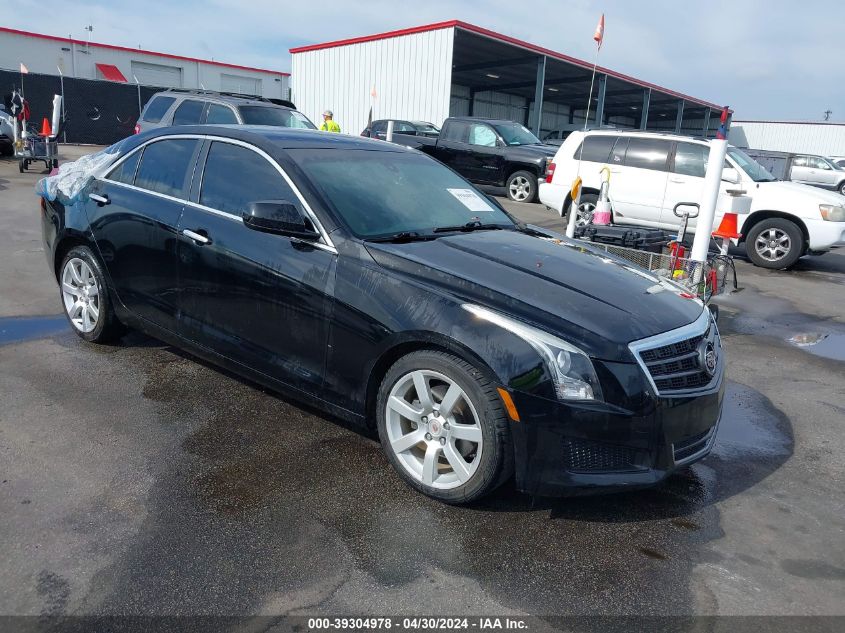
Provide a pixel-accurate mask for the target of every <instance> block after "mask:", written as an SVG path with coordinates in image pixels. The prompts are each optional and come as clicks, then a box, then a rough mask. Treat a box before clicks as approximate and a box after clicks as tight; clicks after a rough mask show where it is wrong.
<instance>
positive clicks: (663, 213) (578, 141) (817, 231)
mask: <svg viewBox="0 0 845 633" xmlns="http://www.w3.org/2000/svg"><path fill="white" fill-rule="evenodd" d="M582 142H583V149H582V147H581V145H582ZM709 153H710V146H709V142H708V141H706V140H704V139H696V138H691V137H687V136H676V135H671V134H659V133H652V132H626V131H621V130H602V131H594V132H586V133H585V132H573V133H572V134H571V135H570V136H569V137H568V138H567V139H566V140H565V141H564V142H563V144H562V145H561V146H560V149H559V150H558V151H557V154H556V155H555V158H554V161H553V162H552V164H551V165H550V166H549V170H548V172H547V175H546V182H544V183H541V184H540V188H539V195H540V202H541V203H542V204H544V205H546V206H547V207H549V208H550V209H554V210H555V211H557V212H558V213H561V214H566V213H568V212H569V207H570V206H571V202H572V200H571V197H570V194H569V190H570V188H571V186H572V182H573V180H574V179H575V177H576V175H580V176H581V178H582V179H583V182H584V185H583V187H584V188H583V190H582V194H581V206H580V208H579V209H578V220H577V221H578V223H579V224H583V223H586V222H589V218H590V214H591V213H592V210H593V208H594V206H595V203H596V200H597V199H598V192H599V186H600V184H601V176H600V171H601V169H602V167H605V166H607V167H609V168H610V171H611V178H610V193H609V197H610V202H611V209H612V213H613V222H614V224H632V225H637V226H648V227H655V228H663V229H670V230H675V229H677V228H678V226H679V219H678V218H677V217H676V216H675V215H674V213H673V208H674V206H675V205H676V204H677V203H679V202H698V201H699V200H700V198H701V192H702V187H703V185H704V173H705V170H706V166H707V158H708V156H709ZM579 154H580V155H581V166H580V170H579V168H578V158H579ZM727 189H742V190H744V191H745V195H747V196H750V197H751V199H752V202H751V212H750V213H749V214H746V215H741V216H740V217H739V230H740V232H741V233H742V235H743V236H742V238H741V239H740V240H739V242H740V243H741V244H744V246H745V249H746V252H747V253H748V257H749V258H750V259H751V261H752V262H754V263H755V264H756V265H758V266H762V267H764V268H776V269H782V268H788V267H790V266H792V265H793V264H795V262H797V261H798V259H799V258H800V257H801V256H803V255H806V254H821V253H824V252H826V251H829V250H831V249H834V248H838V247H840V246H845V196H843V195H840V194H839V193H835V192H829V191H824V190H821V189H818V188H815V187H810V186H808V185H802V184H797V183H794V182H783V181H779V180H777V179H776V178H775V177H774V176H772V175H771V174H770V173H769V172H768V171H766V170H765V169H764V168H763V167H762V166H761V165H759V164H758V163H757V162H755V161H754V160H753V159H751V158H750V157H748V156H747V155H746V154H744V153H743V152H742V151H740V150H738V149H736V148H735V147H729V148H728V155H727V158H726V161H725V165H724V169H723V171H722V192H723V193H724V192H725V191H726V190H727ZM720 219H721V218H720V217H719V216H718V215H717V218H716V226H718V222H719V220H720ZM690 230H692V231H694V230H695V220H694V219H691V220H690Z"/></svg>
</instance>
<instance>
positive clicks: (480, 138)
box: [468, 123, 496, 147]
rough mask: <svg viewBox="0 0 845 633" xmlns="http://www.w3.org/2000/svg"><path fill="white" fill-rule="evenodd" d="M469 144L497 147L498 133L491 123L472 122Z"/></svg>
mask: <svg viewBox="0 0 845 633" xmlns="http://www.w3.org/2000/svg"><path fill="white" fill-rule="evenodd" d="M468 142H469V144H470V145H480V146H481V147H496V133H495V132H494V131H493V128H491V127H490V126H489V125H484V124H483V123H472V124H471V125H470V127H469V141H468Z"/></svg>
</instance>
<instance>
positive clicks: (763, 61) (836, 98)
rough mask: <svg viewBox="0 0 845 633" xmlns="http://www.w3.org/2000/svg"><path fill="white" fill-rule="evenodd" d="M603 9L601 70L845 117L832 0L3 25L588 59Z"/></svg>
mask: <svg viewBox="0 0 845 633" xmlns="http://www.w3.org/2000/svg"><path fill="white" fill-rule="evenodd" d="M602 12H604V13H605V16H606V18H605V19H606V28H605V40H604V44H603V46H602V48H601V52H600V57H599V64H600V65H602V66H605V67H607V68H611V69H613V70H615V71H618V72H622V73H625V74H628V75H632V76H634V77H637V78H639V79H643V80H645V81H649V82H652V83H655V84H658V85H660V86H663V87H666V88H669V89H672V90H675V91H677V92H681V93H685V94H688V95H691V96H694V97H698V98H701V99H704V100H707V101H710V102H713V103H718V104H722V105H729V106H730V107H731V108H732V109H733V110H734V120H742V119H788V120H808V121H817V120H822V119H823V117H824V112H825V111H826V110H831V111H832V114H831V116H830V120H831V121H838V122H845V81H843V80H844V79H845V38H843V37H842V25H843V24H845V2H843V1H842V0H803V1H802V2H800V3H798V2H795V1H791V0H768V1H762V0H708V2H706V3H698V2H695V3H693V2H690V1H689V0H674V1H670V0H603V1H601V0H599V1H594V0H531V1H529V2H515V1H514V0H475V1H473V2H451V1H448V0H422V1H420V0H417V1H415V2H406V1H403V0H390V1H387V0H357V1H354V2H349V1H345V2H344V1H338V0H320V1H319V2H314V1H309V0H248V1H246V2H244V1H243V0H240V1H239V0H211V1H207V2H199V1H197V0H175V1H174V0H170V1H166V2H163V1H161V0H144V1H143V2H138V1H137V0H134V1H132V2H129V1H126V0H108V1H105V2H70V1H68V0H14V1H13V2H9V3H6V5H5V9H4V11H3V12H2V14H0V26H7V27H11V28H17V29H23V30H28V31H35V32H39V33H47V34H49V35H60V36H68V35H70V36H72V37H74V38H78V39H82V40H84V39H85V38H86V35H87V33H86V31H85V26H86V25H88V24H92V25H93V26H94V31H93V33H92V35H91V40H92V41H96V42H103V43H106V44H116V45H121V46H131V47H138V46H140V47H141V48H145V49H148V50H154V51H160V52H167V53H173V54H177V55H186V56H191V57H200V58H206V59H211V58H213V59H215V60H217V61H225V62H229V63H233V64H242V65H247V66H256V67H261V68H268V69H274V70H282V71H289V70H290V53H289V52H288V49H290V48H291V47H295V46H301V45H305V44H314V43H318V42H325V41H330V40H336V39H343V38H348V37H358V36H361V35H368V34H373V33H379V32H382V31H387V30H393V29H399V28H406V27H411V26H417V25H422V24H428V23H432V22H440V21H444V20H452V19H458V20H463V21H466V22H470V23H473V24H477V25H478V26H482V27H485V28H488V29H491V30H494V31H498V32H500V33H504V34H506V35H510V36H512V37H517V38H519V39H524V40H527V41H529V42H532V43H535V44H538V45H540V46H544V47H546V48H550V49H552V50H555V51H558V52H561V53H565V54H567V55H572V56H574V57H580V58H581V59H587V60H590V61H592V59H593V57H594V55H595V43H594V42H593V40H592V35H593V32H594V30H595V27H596V23H597V22H598V18H599V16H600V15H601V14H602ZM58 23H61V24H62V26H57V24H58Z"/></svg>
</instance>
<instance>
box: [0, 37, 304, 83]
mask: <svg viewBox="0 0 845 633" xmlns="http://www.w3.org/2000/svg"><path fill="white" fill-rule="evenodd" d="M0 33H11V34H12V35H23V36H25V37H36V38H38V39H42V40H52V41H54V42H64V43H65V44H80V45H83V46H84V45H86V44H89V45H90V46H97V47H99V48H107V49H110V50H114V51H126V52H129V53H141V54H142V55H154V56H156V57H167V58H168V59H179V60H182V61H186V62H199V63H201V64H210V65H211V66H222V67H224V68H237V69H239V70H251V71H253V72H259V73H267V74H268V75H283V76H285V77H290V73H285V72H282V71H280V70H267V69H266V68H254V67H252V66H241V65H239V64H227V63H226V62H216V61H212V60H209V59H200V58H198V57H185V56H184V55H173V54H171V53H157V52H156V51H148V50H145V49H143V48H130V47H128V46H116V45H115V44H100V43H98V42H83V41H82V40H75V39H72V38H70V37H57V36H55V35H45V34H44V33H33V32H31V31H21V30H18V29H10V28H8V27H5V26H0Z"/></svg>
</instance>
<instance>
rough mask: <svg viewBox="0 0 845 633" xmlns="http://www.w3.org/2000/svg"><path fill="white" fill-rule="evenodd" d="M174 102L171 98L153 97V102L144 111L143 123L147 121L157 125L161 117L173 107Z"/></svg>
mask: <svg viewBox="0 0 845 633" xmlns="http://www.w3.org/2000/svg"><path fill="white" fill-rule="evenodd" d="M174 101H176V99H175V98H173V97H153V100H152V101H150V102H149V103H148V104H147V107H146V108H145V109H144V116H143V117H142V118H143V119H144V121H149V122H150V123H158V122H159V121H161V117H163V116H164V114H165V112H167V110H168V109H169V108H170V106H172V105H173V102H174Z"/></svg>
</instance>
